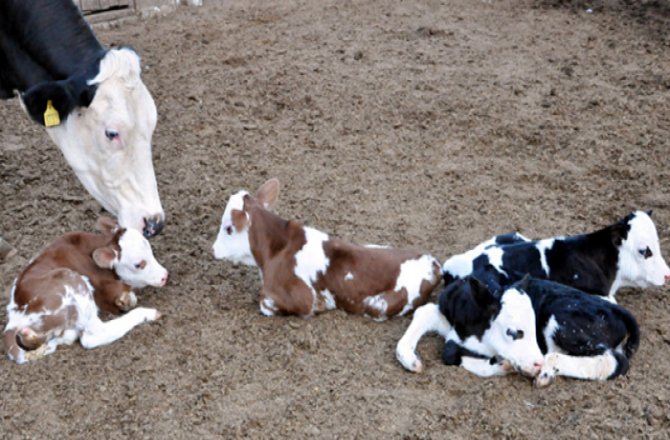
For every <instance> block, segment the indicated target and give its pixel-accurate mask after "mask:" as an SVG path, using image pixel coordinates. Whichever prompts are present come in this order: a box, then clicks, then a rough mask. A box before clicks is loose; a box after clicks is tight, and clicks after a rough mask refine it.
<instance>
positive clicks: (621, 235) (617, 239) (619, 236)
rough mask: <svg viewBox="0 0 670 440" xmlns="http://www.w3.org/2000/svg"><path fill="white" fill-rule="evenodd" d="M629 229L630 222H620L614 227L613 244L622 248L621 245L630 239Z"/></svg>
mask: <svg viewBox="0 0 670 440" xmlns="http://www.w3.org/2000/svg"><path fill="white" fill-rule="evenodd" d="M629 229H630V226H629V225H628V222H619V223H616V224H614V225H612V229H611V231H612V244H613V245H614V246H616V247H619V246H621V243H622V242H623V241H624V240H625V239H626V238H627V237H628V230H629Z"/></svg>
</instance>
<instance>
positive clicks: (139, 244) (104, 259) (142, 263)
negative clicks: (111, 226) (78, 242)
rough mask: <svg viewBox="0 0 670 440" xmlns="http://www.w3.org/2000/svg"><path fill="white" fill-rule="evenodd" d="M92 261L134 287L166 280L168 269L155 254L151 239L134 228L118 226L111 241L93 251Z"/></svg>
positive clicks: (155, 285) (160, 284) (156, 284)
mask: <svg viewBox="0 0 670 440" xmlns="http://www.w3.org/2000/svg"><path fill="white" fill-rule="evenodd" d="M93 261H95V264H96V265H98V267H100V268H102V269H110V270H113V271H114V272H115V273H116V275H117V276H118V277H119V278H120V279H121V281H123V282H124V283H126V284H128V285H130V286H132V287H136V288H142V287H145V286H154V287H161V286H164V285H165V283H167V279H168V272H167V270H165V268H164V267H163V266H161V265H160V263H158V261H157V260H156V258H155V257H154V254H153V252H152V251H151V245H150V244H149V241H147V239H146V238H144V236H143V235H142V234H141V233H140V232H139V231H137V230H135V229H119V230H118V231H117V232H116V233H115V235H114V240H113V241H112V243H111V244H109V245H107V246H105V247H101V248H98V249H96V250H95V251H93Z"/></svg>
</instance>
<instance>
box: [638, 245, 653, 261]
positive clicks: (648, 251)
mask: <svg viewBox="0 0 670 440" xmlns="http://www.w3.org/2000/svg"><path fill="white" fill-rule="evenodd" d="M639 252H640V255H642V256H643V257H644V258H645V259H646V258H651V257H652V256H653V255H654V254H653V253H652V252H651V249H649V246H647V247H646V248H645V249H640V250H639Z"/></svg>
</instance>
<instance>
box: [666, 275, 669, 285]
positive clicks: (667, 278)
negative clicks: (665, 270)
mask: <svg viewBox="0 0 670 440" xmlns="http://www.w3.org/2000/svg"><path fill="white" fill-rule="evenodd" d="M665 283H666V284H668V283H670V275H666V276H665Z"/></svg>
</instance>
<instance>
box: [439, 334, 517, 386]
mask: <svg viewBox="0 0 670 440" xmlns="http://www.w3.org/2000/svg"><path fill="white" fill-rule="evenodd" d="M442 361H443V362H444V363H445V364H446V365H456V366H459V367H463V368H465V369H466V370H468V371H469V372H471V373H473V374H476V375H477V376H480V377H490V376H504V375H506V374H508V373H511V372H512V371H514V368H512V364H510V363H509V362H507V361H505V360H502V361H497V360H496V359H492V358H487V357H483V356H477V355H476V353H473V352H472V351H470V350H468V349H466V348H464V347H462V346H461V345H459V344H458V343H456V341H452V340H450V341H447V342H446V343H445V344H444V351H443V352H442Z"/></svg>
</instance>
